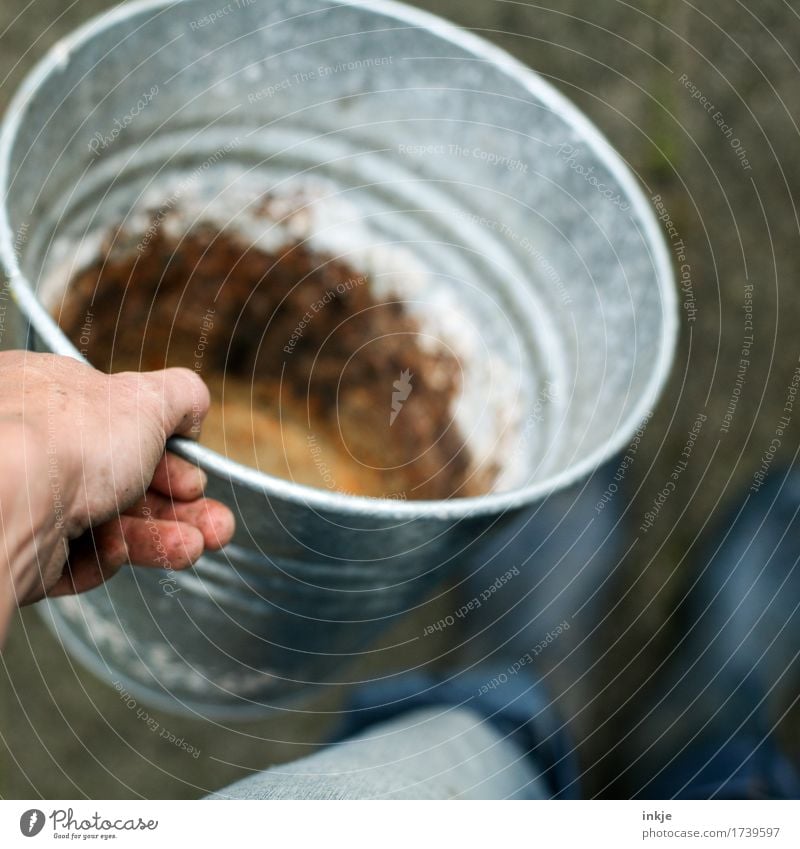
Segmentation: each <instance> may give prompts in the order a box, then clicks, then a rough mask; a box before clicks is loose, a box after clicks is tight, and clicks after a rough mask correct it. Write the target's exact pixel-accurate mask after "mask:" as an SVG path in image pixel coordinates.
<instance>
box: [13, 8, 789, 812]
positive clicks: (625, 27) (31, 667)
mask: <svg viewBox="0 0 800 849" xmlns="http://www.w3.org/2000/svg"><path fill="white" fill-rule="evenodd" d="M110 5H112V4H110V3H106V2H102V0H80V3H77V2H73V3H71V4H69V3H65V2H63V0H32V2H30V3H26V2H25V0H3V3H2V5H1V6H0V108H2V107H4V106H5V104H6V102H7V100H8V98H9V97H10V95H11V93H12V91H13V89H14V86H15V85H16V84H17V83H18V82H19V80H20V78H21V76H22V75H23V73H24V72H25V71H26V70H27V69H28V68H29V67H30V66H31V64H32V62H33V61H34V60H35V59H37V58H38V57H39V56H41V55H42V53H43V51H44V50H45V49H46V48H47V47H48V46H49V45H51V44H52V43H53V42H54V41H55V40H56V39H57V38H58V37H59V36H60V35H61V34H63V33H65V32H67V31H68V30H70V29H71V28H73V27H74V26H75V25H76V24H78V23H80V22H81V21H83V20H84V19H86V18H88V17H89V16H90V15H92V14H93V13H95V12H96V11H99V10H101V9H104V8H107V7H108V6H110ZM418 5H422V6H424V7H425V8H428V9H430V10H431V11H434V12H437V13H440V14H442V15H445V16H447V17H449V18H451V19H453V20H455V21H457V22H459V23H461V24H463V25H464V26H467V27H470V28H473V29H474V30H476V31H478V32H480V33H482V34H483V35H485V36H486V37H487V38H489V39H491V40H492V41H495V42H496V43H498V44H500V45H501V46H503V47H505V48H507V49H508V50H509V51H511V52H512V53H514V54H515V55H517V56H518V57H519V58H521V59H522V60H524V61H525V62H526V63H528V64H529V65H531V66H532V67H533V68H535V69H536V70H538V71H539V72H540V73H542V74H544V75H545V76H546V77H548V78H549V79H550V80H551V81H552V82H553V83H554V84H555V85H556V86H557V87H558V88H559V89H560V90H561V91H562V92H564V93H565V94H566V95H567V96H568V97H570V98H572V99H573V100H574V101H575V102H576V103H577V104H578V105H579V106H580V107H582V108H583V109H584V110H585V111H586V112H587V113H588V114H589V115H590V117H591V118H592V119H593V120H594V121H595V122H596V123H597V124H598V125H599V126H600V127H601V129H602V130H603V131H604V132H605V134H606V135H607V136H608V138H609V139H610V140H611V141H612V143H613V144H614V145H615V147H616V148H617V149H618V150H619V151H620V152H621V153H622V155H623V156H624V158H625V159H626V160H627V162H628V163H629V165H630V166H631V168H632V169H633V170H634V171H635V173H636V174H637V175H638V177H639V179H640V180H641V182H642V184H643V186H644V187H645V191H646V192H647V193H648V194H650V195H651V196H653V195H657V194H660V195H661V196H662V198H663V202H664V204H665V206H666V209H667V210H668V211H669V213H670V215H671V217H672V219H673V220H674V221H675V224H676V226H677V228H678V231H679V233H680V237H681V238H682V239H683V241H684V243H685V245H686V251H687V263H688V265H689V266H690V268H689V273H690V275H691V292H692V294H693V297H694V300H695V306H696V314H695V316H694V320H693V321H689V320H688V319H689V317H690V316H689V314H688V313H686V312H684V313H682V321H681V324H682V328H681V329H682V334H681V342H680V347H679V351H678V354H677V358H676V363H675V368H674V370H673V374H672V378H671V381H670V383H669V386H668V389H667V392H666V393H665V396H664V398H663V399H662V402H661V403H660V405H659V407H658V409H657V411H656V416H655V418H654V420H653V422H652V423H651V424H650V426H649V427H648V429H647V432H646V435H645V438H644V443H643V446H642V448H641V449H640V451H639V455H638V458H637V461H636V464H635V466H634V467H633V470H632V472H631V474H630V476H629V478H628V480H627V481H626V484H627V486H628V497H630V499H631V506H630V508H629V510H628V513H627V517H628V521H629V530H630V532H631V535H632V538H633V537H637V538H638V542H637V543H636V546H635V550H634V552H633V556H631V557H629V558H628V560H627V561H625V563H624V564H623V566H622V568H621V569H619V570H617V574H616V575H615V582H616V583H615V593H616V595H617V597H618V598H619V599H620V603H619V606H618V607H617V608H616V609H615V611H614V614H613V616H612V617H610V622H611V623H612V624H610V625H609V627H608V632H607V634H606V635H605V641H606V642H605V644H606V645H607V646H614V648H613V650H612V651H611V652H610V654H608V655H607V656H606V658H605V660H604V663H603V665H602V668H601V669H600V670H599V671H598V672H597V676H596V680H595V681H594V682H593V684H592V685H591V687H590V688H589V689H590V690H591V692H592V693H593V694H594V695H595V696H596V698H591V699H589V698H588V697H587V693H588V692H589V691H588V690H585V691H583V692H581V693H579V694H577V695H575V694H573V696H572V697H571V698H572V701H573V703H575V702H586V703H587V704H588V709H587V710H585V711H583V712H582V713H581V714H580V716H579V718H578V719H577V720H576V722H575V730H576V735H577V738H578V741H579V744H580V749H581V754H582V758H583V762H584V766H585V767H586V768H587V770H588V784H587V789H588V790H589V792H612V791H611V790H610V789H609V787H608V782H609V781H610V780H611V778H613V776H614V775H615V774H616V767H615V761H614V754H613V752H612V753H611V754H610V755H607V752H608V751H609V750H612V749H613V745H614V743H615V741H617V740H618V739H619V738H620V737H621V736H622V735H623V734H624V732H625V730H626V729H627V728H629V727H630V724H631V721H632V720H633V719H635V701H628V700H627V699H626V697H627V695H628V694H630V693H632V692H634V691H635V690H636V688H637V687H638V686H639V685H640V684H641V683H642V682H643V681H644V680H645V679H646V678H647V677H648V675H649V674H650V673H651V671H652V670H653V669H654V668H655V667H656V665H657V664H658V662H659V660H660V658H661V657H662V656H664V655H665V654H666V652H667V651H668V650H669V648H670V646H671V644H672V643H673V642H674V640H675V638H676V633H675V626H674V624H672V623H673V619H672V618H671V617H672V614H673V612H674V610H675V608H676V605H677V603H678V602H679V600H680V598H681V596H682V594H683V592H685V590H686V587H687V586H688V584H689V581H690V579H691V577H692V575H693V574H694V573H695V572H696V570H697V569H698V560H697V557H698V554H697V552H698V550H699V549H700V548H701V547H702V543H703V540H704V538H705V537H707V535H708V533H709V530H710V528H712V527H714V526H716V525H717V524H718V523H719V522H720V521H722V519H723V518H724V516H725V513H726V511H727V510H728V509H729V507H730V505H731V503H732V502H733V500H734V499H735V498H736V493H737V492H739V491H741V490H742V489H744V488H746V487H747V486H748V484H749V482H750V481H751V480H752V476H753V474H754V472H756V471H757V470H758V468H759V467H760V465H761V458H762V455H763V454H764V452H765V451H766V450H767V448H768V446H769V444H770V442H771V440H772V439H773V438H774V436H775V428H776V424H777V420H778V419H779V418H780V415H781V410H782V407H783V405H784V399H785V396H786V393H787V385H788V383H789V381H790V379H791V375H792V373H793V371H794V369H795V367H796V364H797V360H798V355H800V339H798V332H797V326H796V321H797V316H798V315H800V313H799V312H798V298H799V297H800V289H799V288H798V283H797V281H798V265H800V250H798V217H797V210H796V208H795V201H794V198H795V197H796V196H797V193H798V189H800V185H799V184H800V168H798V167H797V151H798V128H797V124H796V123H795V122H796V119H797V105H798V102H799V101H798V95H797V92H798V82H799V80H800V75H799V73H798V67H797V65H796V64H795V60H796V58H797V56H798V55H800V51H798V47H799V46H800V18H798V11H797V7H796V4H794V3H790V2H782V0H764V2H762V3H759V4H743V3H739V2H736V0H707V2H703V3H701V4H697V6H695V7H693V6H692V5H690V4H688V3H685V2H683V0H675V2H670V3H664V2H658V1H657V0H641V2H638V3H631V4H628V3H624V2H618V0H598V2H595V3H586V2H578V0H559V2H545V3H543V4H539V5H534V4H528V3H524V2H496V0H474V2H473V1H471V0H460V2H455V1H454V0H426V2H424V3H420V4H418ZM683 75H685V78H684V82H682V81H681V77H682V76H683ZM685 80H688V81H690V82H692V83H694V84H695V85H696V86H697V87H698V90H700V91H701V92H702V93H703V94H704V95H706V96H707V97H708V98H709V100H710V101H712V102H713V103H714V104H715V109H716V110H718V111H719V112H720V113H721V115H722V118H721V119H720V120H724V122H725V123H726V124H728V125H730V126H731V127H733V128H734V133H735V136H736V137H737V138H739V139H740V140H741V144H742V145H743V147H744V148H746V151H747V158H748V160H749V163H750V165H751V170H745V169H744V168H743V166H742V163H741V162H740V160H739V158H737V156H736V153H735V152H734V150H733V149H732V147H731V144H730V141H729V139H727V138H726V137H725V135H724V134H723V130H722V129H721V128H720V127H719V126H718V123H717V122H716V121H715V120H714V118H713V116H712V115H711V114H709V113H708V112H707V111H706V110H705V109H704V108H703V107H702V106H701V105H700V103H699V102H698V100H697V99H693V98H692V95H691V92H690V90H689V88H687V86H686V85H685ZM747 281H750V282H752V283H753V285H754V298H753V304H754V316H755V332H754V337H755V338H754V343H753V346H752V349H751V350H752V355H751V364H750V367H749V369H748V371H747V374H746V381H745V383H744V386H743V388H742V391H741V396H740V397H739V400H738V403H737V405H736V409H735V414H734V416H733V420H732V424H731V426H730V429H729V432H727V433H723V432H722V431H721V430H720V425H721V423H722V417H723V416H724V415H725V412H726V409H727V408H728V405H729V401H730V399H731V397H732V395H733V393H734V387H735V384H736V379H737V370H738V363H739V353H738V352H739V350H740V348H741V346H742V341H743V337H744V335H745V329H744V313H743V301H744V297H745V284H746V283H747ZM700 413H704V414H705V415H707V416H708V419H707V421H706V423H705V424H704V426H703V427H702V430H701V432H700V436H699V439H698V443H697V446H696V448H695V450H694V453H693V457H692V461H691V462H690V463H689V465H688V467H687V468H686V470H685V472H683V473H682V475H681V477H680V481H679V485H678V491H677V493H676V495H675V496H674V497H672V498H670V499H669V500H668V501H667V502H666V504H665V505H664V506H663V508H662V510H661V513H660V515H659V517H658V519H657V521H656V522H655V524H654V526H653V528H652V529H650V530H649V532H648V533H646V534H642V533H638V532H637V528H638V526H639V524H640V522H641V520H642V516H643V514H644V513H645V512H646V511H647V510H648V508H649V505H651V504H652V502H653V499H654V498H655V497H656V495H657V493H658V492H659V491H660V490H661V489H662V488H663V486H664V484H665V482H666V481H667V479H668V477H669V474H670V472H671V470H672V469H673V467H674V466H675V463H676V462H677V461H678V460H679V458H680V454H681V452H682V450H683V448H684V445H685V443H686V441H687V431H688V430H689V428H690V427H691V426H692V424H693V423H694V422H695V420H696V419H697V417H698V414H700ZM797 416H798V417H800V411H798V412H797ZM797 433H798V423H797V421H792V422H791V424H790V426H789V428H788V430H787V431H786V434H785V435H784V438H783V439H782V444H781V448H780V451H779V452H778V455H777V456H776V457H775V459H774V460H773V461H772V463H773V467H778V466H780V465H781V464H788V463H790V462H792V460H793V457H794V454H795V451H796V446H797V444H798V440H797ZM21 624H22V625H23V626H24V627H19V625H20V623H19V622H18V623H17V627H15V629H14V632H13V636H12V638H11V640H10V641H9V644H8V648H7V651H6V653H5V655H4V658H5V666H4V668H3V669H0V733H1V734H2V736H3V740H4V745H5V748H4V749H3V748H0V768H2V778H0V794H2V795H3V796H7V797H9V796H10V797H20V796H26V797H28V796H33V797H35V796H39V795H42V796H44V797H73V796H82V795H86V796H89V797H109V798H112V797H129V796H136V795H142V796H148V797H173V798H180V797H194V796H198V795H200V794H201V792H202V791H203V790H206V789H212V788H215V787H219V786H221V785H222V784H223V783H224V782H225V781H228V780H232V779H233V778H235V777H238V776H241V775H243V774H245V772H246V769H245V767H250V768H255V767H263V766H267V765H269V764H271V763H278V762H281V761H285V760H287V759H289V758H291V757H294V756H295V755H299V754H301V753H304V752H305V751H307V748H306V747H304V745H303V742H304V741H305V742H309V741H313V740H315V739H320V737H321V735H323V734H324V732H325V720H324V713H323V714H319V713H316V714H315V713H307V714H282V715H280V716H277V717H275V718H274V719H273V720H271V721H269V722H262V723H253V724H250V725H244V726H243V725H234V726H232V727H228V728H221V727H214V726H209V725H206V724H203V723H200V722H197V721H189V720H185V719H178V718H175V717H171V716H166V715H161V714H159V713H157V712H153V711H150V713H151V714H152V715H153V716H154V717H155V718H156V720H157V722H158V723H159V727H162V728H168V729H169V731H170V732H172V733H173V734H174V735H176V736H177V737H182V738H184V739H185V740H186V742H187V743H188V744H189V745H191V746H193V747H194V748H196V749H199V750H200V752H201V755H200V757H199V758H198V759H197V760H195V759H194V758H193V757H191V755H188V754H187V753H186V752H185V751H184V750H182V749H181V748H179V747H177V746H175V745H170V744H167V743H165V742H164V741H163V740H161V739H160V738H159V736H158V735H157V734H154V733H153V732H152V731H151V730H150V729H149V728H148V726H147V724H146V723H144V722H142V720H141V718H139V717H137V715H136V711H135V710H131V709H129V708H128V707H127V706H126V705H125V704H124V703H123V702H122V701H121V700H120V698H119V697H118V696H117V695H116V694H115V692H114V691H113V690H112V689H111V688H110V687H108V686H106V685H105V684H102V683H100V682H98V681H97V680H96V679H95V678H93V677H92V676H91V675H89V674H88V673H85V672H83V671H81V670H80V669H78V668H76V667H74V666H73V665H72V663H71V661H70V660H69V659H68V658H67V657H66V656H65V655H64V654H63V652H62V651H61V650H60V649H59V648H58V646H57V645H56V643H55V642H54V641H53V640H52V638H50V637H49V636H48V635H47V633H46V632H45V631H44V629H43V627H42V625H41V624H40V622H39V620H38V618H37V616H36V614H35V613H34V612H32V611H27V612H26V613H25V614H23V615H22V617H21ZM642 646H646V651H645V652H644V653H641V654H640V649H641V647H642ZM335 703H336V697H335V695H332V697H331V705H332V706H335ZM331 705H329V706H328V708H329V709H330V707H331ZM573 706H574V707H577V705H576V704H574V705H573ZM321 717H323V718H322V719H321ZM227 764H232V765H227ZM236 765H239V766H236ZM622 792H624V787H623V788H622Z"/></svg>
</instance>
